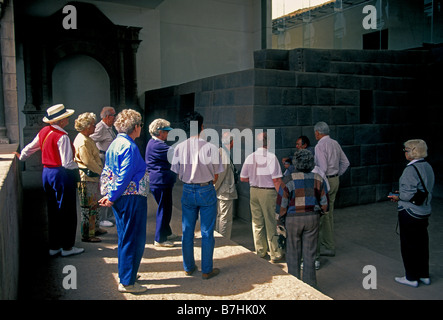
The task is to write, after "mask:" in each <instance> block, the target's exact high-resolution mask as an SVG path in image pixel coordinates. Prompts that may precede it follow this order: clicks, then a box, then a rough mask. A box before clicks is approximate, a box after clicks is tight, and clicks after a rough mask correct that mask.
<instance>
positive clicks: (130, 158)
mask: <svg viewBox="0 0 443 320" xmlns="http://www.w3.org/2000/svg"><path fill="white" fill-rule="evenodd" d="M114 126H115V128H116V129H117V131H118V132H119V134H118V136H117V138H116V139H115V140H114V141H113V142H112V144H111V145H110V146H109V149H108V150H107V152H106V161H105V167H104V169H103V172H102V176H101V188H102V195H104V197H103V198H102V199H100V201H99V202H100V204H101V205H102V206H107V207H111V206H112V210H113V212H114V215H115V220H116V226H117V234H118V274H119V278H120V283H119V286H118V290H119V291H120V292H130V293H139V292H144V291H146V290H147V288H146V287H143V286H141V285H139V284H138V283H137V282H136V280H137V279H136V278H137V271H138V268H139V266H140V262H141V259H142V257H143V252H144V249H145V243H146V223H147V210H148V202H147V195H148V192H149V186H148V174H147V171H146V164H145V161H144V160H143V157H142V156H141V154H140V151H139V149H138V147H137V145H136V144H135V143H134V140H135V139H136V138H138V137H139V136H140V132H141V130H142V127H143V125H142V117H141V115H140V113H138V112H137V111H134V110H131V109H125V110H123V111H121V112H120V113H119V114H118V115H117V117H116V120H115V123H114Z"/></svg>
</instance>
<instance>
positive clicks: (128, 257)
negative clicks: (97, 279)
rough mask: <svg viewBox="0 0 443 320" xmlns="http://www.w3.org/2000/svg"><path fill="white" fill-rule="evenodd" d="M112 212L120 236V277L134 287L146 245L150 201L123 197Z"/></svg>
mask: <svg viewBox="0 0 443 320" xmlns="http://www.w3.org/2000/svg"><path fill="white" fill-rule="evenodd" d="M112 210H113V211H114V215H115V224H116V226H117V235H118V276H119V278H120V283H121V284H123V285H125V286H126V285H133V284H134V283H135V280H136V279H137V272H138V269H139V267H140V262H141V260H142V257H143V253H144V250H145V244H146V223H147V218H148V214H147V211H148V200H147V199H146V197H143V196H139V195H131V196H121V197H120V198H118V199H117V200H115V202H114V205H113V206H112Z"/></svg>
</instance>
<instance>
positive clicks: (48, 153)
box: [38, 126, 74, 168]
mask: <svg viewBox="0 0 443 320" xmlns="http://www.w3.org/2000/svg"><path fill="white" fill-rule="evenodd" d="M65 134H66V133H65V132H62V131H60V130H57V129H55V128H54V127H52V126H46V127H44V128H43V129H42V130H40V132H39V133H38V139H39V143H40V150H41V151H42V164H43V166H44V167H46V168H55V167H61V166H62V160H61V158H60V151H59V149H58V145H57V143H58V140H60V138H61V137H62V136H63V135H65ZM73 152H74V150H73Z"/></svg>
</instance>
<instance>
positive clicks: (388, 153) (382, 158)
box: [377, 143, 401, 164]
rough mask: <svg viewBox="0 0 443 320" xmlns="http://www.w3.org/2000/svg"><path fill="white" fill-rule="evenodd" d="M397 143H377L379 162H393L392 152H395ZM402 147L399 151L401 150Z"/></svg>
mask: <svg viewBox="0 0 443 320" xmlns="http://www.w3.org/2000/svg"><path fill="white" fill-rule="evenodd" d="M396 150H397V149H396V148H395V144H393V143H384V144H378V145H377V164H387V163H392V162H393V160H394V159H393V157H392V152H395V151H396ZM400 150H401V149H400V148H398V150H397V151H399V152H400Z"/></svg>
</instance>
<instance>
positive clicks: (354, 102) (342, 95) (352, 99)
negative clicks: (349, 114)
mask: <svg viewBox="0 0 443 320" xmlns="http://www.w3.org/2000/svg"><path fill="white" fill-rule="evenodd" d="M334 102H335V104H336V105H344V106H359V105H360V91H359V90H347V89H336V90H335V101H334Z"/></svg>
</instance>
